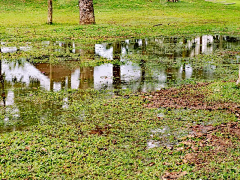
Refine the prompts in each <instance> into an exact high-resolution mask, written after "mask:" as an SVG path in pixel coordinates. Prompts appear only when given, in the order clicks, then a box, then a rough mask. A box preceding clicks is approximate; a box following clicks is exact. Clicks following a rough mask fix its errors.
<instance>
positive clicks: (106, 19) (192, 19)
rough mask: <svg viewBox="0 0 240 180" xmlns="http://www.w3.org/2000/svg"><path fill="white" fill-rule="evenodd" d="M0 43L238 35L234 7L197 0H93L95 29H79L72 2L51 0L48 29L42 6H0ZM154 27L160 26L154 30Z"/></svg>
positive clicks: (236, 8) (34, 3) (8, 3)
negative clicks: (52, 10) (51, 12)
mask: <svg viewBox="0 0 240 180" xmlns="http://www.w3.org/2000/svg"><path fill="white" fill-rule="evenodd" d="M0 3H1V7H0V11H1V17H0V22H1V23H0V27H1V28H0V33H1V39H4V40H18V41H21V40H22V41H23V40H30V39H32V40H34V39H36V40H41V39H65V38H71V39H74V40H75V39H76V40H84V41H86V40H92V41H100V40H106V39H115V38H126V37H135V38H137V37H148V36H160V35H182V34H196V33H198V34H216V33H217V34H218V33H225V34H226V33H231V34H238V33H239V23H238V21H239V19H238V14H239V10H240V8H239V4H235V5H231V6H227V5H223V4H219V3H212V2H205V1H203V0H201V1H199V0H185V1H180V2H178V3H167V2H165V1H158V0H153V1H146V0H135V1H123V2H122V1H121V3H119V2H118V1H97V2H94V8H95V17H96V25H91V26H80V25H78V21H79V11H78V7H77V2H76V1H73V0H71V1H60V0H59V1H54V2H53V4H54V14H53V23H54V24H53V25H47V24H46V21H47V3H44V2H42V1H30V2H29V1H27V2H24V1H10V0H9V1H0ZM156 24H162V25H160V26H155V27H153V26H154V25H156Z"/></svg>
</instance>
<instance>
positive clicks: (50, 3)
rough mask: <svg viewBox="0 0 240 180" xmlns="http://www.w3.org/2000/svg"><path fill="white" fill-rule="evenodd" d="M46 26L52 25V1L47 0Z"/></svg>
mask: <svg viewBox="0 0 240 180" xmlns="http://www.w3.org/2000/svg"><path fill="white" fill-rule="evenodd" d="M48 24H52V0H48Z"/></svg>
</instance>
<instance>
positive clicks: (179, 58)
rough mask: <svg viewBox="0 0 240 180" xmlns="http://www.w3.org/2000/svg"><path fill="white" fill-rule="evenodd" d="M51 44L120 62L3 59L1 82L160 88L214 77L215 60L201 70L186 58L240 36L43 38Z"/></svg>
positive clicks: (224, 45) (231, 43)
mask: <svg viewBox="0 0 240 180" xmlns="http://www.w3.org/2000/svg"><path fill="white" fill-rule="evenodd" d="M2 44H3V43H2ZM50 45H53V47H55V48H56V49H55V51H59V52H63V53H75V54H80V57H81V58H83V59H89V60H94V58H97V57H98V56H99V57H103V58H107V59H109V60H114V61H113V62H114V63H112V64H103V65H100V66H95V67H79V66H76V65H71V64H72V62H68V63H65V64H61V65H51V64H49V63H36V64H30V63H29V62H27V61H26V60H24V59H22V60H19V61H18V62H16V63H14V62H11V63H7V62H6V61H5V60H2V67H1V76H2V81H1V82H3V81H4V80H5V81H7V82H9V83H13V84H14V83H16V82H17V83H22V84H23V85H25V86H27V87H28V86H29V85H30V84H33V83H34V85H35V86H36V87H41V88H44V89H46V90H52V91H59V90H62V89H67V88H73V89H79V88H80V89H87V88H95V89H119V88H124V89H125V88H131V89H133V90H138V91H151V90H158V89H160V88H162V87H165V86H166V85H167V83H168V82H177V81H179V80H183V79H190V78H201V79H211V78H214V71H215V69H216V67H215V66H211V65H209V64H206V65H205V66H204V67H202V68H199V69H197V70H196V69H194V68H193V67H192V64H191V63H190V62H188V61H186V58H189V57H194V56H196V55H199V54H209V53H212V52H213V51H215V50H216V49H225V48H233V47H238V46H239V45H240V41H239V40H238V39H237V38H234V37H229V36H221V35H216V36H211V35H205V36H201V37H196V38H192V39H188V38H185V37H181V38H176V37H161V38H147V39H136V40H132V39H131V40H125V41H122V42H115V43H109V44H108V43H102V44H95V45H93V44H88V45H82V44H78V43H74V42H60V41H59V42H55V43H53V42H49V41H44V42H42V46H43V48H44V47H45V48H46V47H48V46H50ZM28 49H30V46H26V47H19V48H17V47H5V46H3V47H1V52H2V53H10V52H14V51H18V50H28ZM128 55H138V56H142V57H143V58H142V59H140V60H139V62H136V63H133V62H132V61H131V60H130V59H129V58H128ZM148 59H150V60H151V59H159V60H161V61H163V63H162V64H158V63H156V64H153V65H151V64H149V61H148ZM165 59H166V60H167V59H172V63H171V64H168V63H164V62H165ZM184 59H185V60H184ZM69 65H71V68H69ZM3 77H4V78H3ZM3 87H4V83H2V91H3V92H4V90H3Z"/></svg>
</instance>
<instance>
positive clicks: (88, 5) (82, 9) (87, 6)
mask: <svg viewBox="0 0 240 180" xmlns="http://www.w3.org/2000/svg"><path fill="white" fill-rule="evenodd" d="M79 13H80V22H79V24H95V17H94V9H93V0H79Z"/></svg>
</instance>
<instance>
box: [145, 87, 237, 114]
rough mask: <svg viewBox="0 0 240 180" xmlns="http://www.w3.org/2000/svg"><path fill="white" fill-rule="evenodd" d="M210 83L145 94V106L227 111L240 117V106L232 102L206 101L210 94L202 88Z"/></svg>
mask: <svg viewBox="0 0 240 180" xmlns="http://www.w3.org/2000/svg"><path fill="white" fill-rule="evenodd" d="M208 84H209V83H198V84H196V85H184V86H182V87H181V88H179V89H178V88H169V89H161V90H160V91H156V92H151V93H148V94H144V95H143V98H144V101H146V102H147V103H146V104H145V105H144V106H145V107H147V108H159V107H164V108H166V107H168V108H176V109H180V108H188V109H202V110H210V111H211V110H226V111H228V112H231V113H234V114H235V115H236V116H238V117H239V114H240V104H237V103H232V102H220V101H212V102H209V101H206V100H205V97H206V96H207V94H208V92H207V91H205V92H203V90H202V87H203V86H207V85H208Z"/></svg>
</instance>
